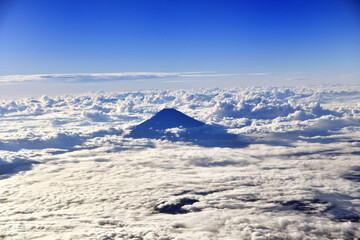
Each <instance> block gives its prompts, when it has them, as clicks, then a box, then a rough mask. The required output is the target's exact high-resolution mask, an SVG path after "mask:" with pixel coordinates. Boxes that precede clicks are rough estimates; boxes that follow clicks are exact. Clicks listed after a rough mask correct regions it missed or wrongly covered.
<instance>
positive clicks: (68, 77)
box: [0, 72, 237, 84]
mask: <svg viewBox="0 0 360 240" xmlns="http://www.w3.org/2000/svg"><path fill="white" fill-rule="evenodd" d="M236 75H237V74H218V73H216V72H177V73H176V72H174V73H167V72H125V73H71V74H32V75H5V76H0V83H3V84H16V83H22V82H38V81H60V82H77V83H89V82H101V81H121V80H139V79H153V78H175V77H180V78H182V77H185V78H188V77H195V78H198V77H227V76H236Z"/></svg>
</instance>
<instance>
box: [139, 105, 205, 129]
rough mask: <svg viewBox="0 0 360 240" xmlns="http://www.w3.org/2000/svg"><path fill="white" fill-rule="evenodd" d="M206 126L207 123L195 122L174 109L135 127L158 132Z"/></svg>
mask: <svg viewBox="0 0 360 240" xmlns="http://www.w3.org/2000/svg"><path fill="white" fill-rule="evenodd" d="M204 125H205V123H203V122H200V121H198V120H195V119H193V118H191V117H189V116H187V115H185V114H183V113H182V112H179V111H178V110H175V109H173V108H164V109H163V110H161V111H160V112H158V113H157V114H155V115H154V116H153V117H152V118H150V119H149V120H146V121H145V122H143V123H141V124H140V125H138V126H137V127H135V129H136V130H140V129H149V128H152V129H156V130H165V129H168V128H176V127H183V128H192V127H202V126H204ZM135 129H134V130H135Z"/></svg>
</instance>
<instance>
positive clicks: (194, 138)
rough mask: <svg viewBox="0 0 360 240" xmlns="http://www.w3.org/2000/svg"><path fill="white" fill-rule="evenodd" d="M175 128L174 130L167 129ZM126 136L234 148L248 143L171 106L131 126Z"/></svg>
mask: <svg viewBox="0 0 360 240" xmlns="http://www.w3.org/2000/svg"><path fill="white" fill-rule="evenodd" d="M175 128H177V130H176V131H171V130H169V129H175ZM126 137H132V138H152V139H167V140H170V141H174V142H175V141H185V142H192V143H194V144H196V145H200V146H204V147H234V148H235V147H244V146H247V145H248V141H245V139H244V138H243V137H241V136H239V135H236V134H230V133H228V132H227V130H226V129H225V128H224V127H223V126H219V125H216V126H214V125H208V124H205V123H203V122H200V121H198V120H195V119H193V118H191V117H189V116H187V115H185V114H183V113H181V112H179V111H177V110H175V109H172V108H165V109H163V110H161V111H160V112H158V113H157V114H155V115H154V116H153V117H152V118H150V119H148V120H146V121H145V122H143V123H141V124H139V125H137V126H135V127H133V129H132V130H131V132H130V133H129V134H128V135H126Z"/></svg>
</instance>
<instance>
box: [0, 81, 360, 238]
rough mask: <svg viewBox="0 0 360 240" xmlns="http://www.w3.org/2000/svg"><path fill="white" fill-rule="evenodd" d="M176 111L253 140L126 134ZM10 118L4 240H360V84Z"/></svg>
mask: <svg viewBox="0 0 360 240" xmlns="http://www.w3.org/2000/svg"><path fill="white" fill-rule="evenodd" d="M165 107H167V108H176V109H178V110H179V111H181V112H183V113H185V114H187V115H189V116H191V117H193V118H195V119H197V120H200V121H202V122H205V123H206V124H208V125H212V126H217V125H222V126H224V128H221V129H222V130H224V131H227V132H228V133H229V134H232V136H233V135H236V134H237V135H238V137H239V138H240V137H248V139H251V140H252V141H251V142H250V143H249V145H246V146H242V147H238V146H227V147H223V146H220V145H218V146H214V147H204V146H201V145H199V144H192V142H182V141H169V140H168V139H161V138H160V139H147V138H137V139H134V138H131V137H126V135H128V134H129V132H130V130H131V128H132V127H133V126H136V125H138V124H139V123H141V122H143V121H144V120H146V119H149V118H150V117H151V116H153V115H154V114H155V113H157V112H158V111H160V110H161V109H163V108H165ZM0 118H1V123H2V124H1V125H0V139H1V140H0V169H1V171H0V178H1V179H0V195H1V197H0V203H1V204H0V212H1V213H2V214H0V233H1V235H0V236H1V237H2V238H4V239H33V238H40V239H41V238H43V239H45V238H46V239H56V238H61V239H136V238H138V239H194V238H196V239H357V238H359V237H360V231H359V221H360V207H359V199H360V195H359V192H360V185H359V182H360V177H359V176H360V167H359V155H360V139H359V135H360V134H359V133H360V88H359V87H352V88H347V87H342V86H337V87H329V88H316V87H313V88H294V89H289V88H248V89H200V90H174V91H161V90H151V91H150V90H149V91H137V92H117V93H106V92H105V93H104V92H102V93H91V94H83V95H77V96H58V97H47V96H43V97H41V98H38V99H37V98H36V99H35V98H23V99H16V100H3V101H0ZM214 129H215V130H216V127H214V128H207V129H204V130H208V131H214ZM170 130H171V131H172V132H173V133H174V134H176V133H178V132H177V131H176V129H169V131H170ZM178 130H179V129H178ZM180 130H181V129H180ZM210 133H211V132H210ZM179 140H181V139H179Z"/></svg>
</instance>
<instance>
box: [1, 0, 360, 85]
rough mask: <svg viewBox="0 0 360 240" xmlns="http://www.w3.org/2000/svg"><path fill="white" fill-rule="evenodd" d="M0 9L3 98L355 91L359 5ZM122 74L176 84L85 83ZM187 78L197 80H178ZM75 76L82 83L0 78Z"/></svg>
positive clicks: (65, 3) (181, 3)
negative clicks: (35, 92) (350, 87)
mask: <svg viewBox="0 0 360 240" xmlns="http://www.w3.org/2000/svg"><path fill="white" fill-rule="evenodd" d="M0 8H1V10H0V76H2V77H0V80H2V82H0V84H3V85H6V87H5V86H3V87H2V88H3V89H5V88H9V89H12V90H11V91H20V89H21V88H24V89H27V90H29V89H30V90H29V91H32V90H31V86H34V89H37V88H38V86H39V84H41V86H42V87H44V88H45V87H48V88H51V87H52V86H57V89H59V87H60V88H61V86H63V88H64V91H66V89H67V88H72V89H74V88H76V89H78V90H79V91H81V89H83V90H88V89H90V90H96V89H98V90H101V88H102V87H103V88H104V90H107V88H109V89H114V88H115V89H119V90H121V89H126V88H134V89H136V88H142V87H144V88H148V87H157V88H161V87H164V88H166V87H167V86H169V84H167V83H169V82H173V83H174V84H172V86H173V87H202V86H225V87H227V86H243V85H244V86H247V85H259V86H261V85H269V86H270V85H279V84H283V85H296V84H310V83H311V84H315V83H318V84H323V83H330V84H333V83H342V82H344V83H359V82H360V78H359V77H360V70H359V69H360V3H359V1H357V0H302V1H294V0H282V1H281V0H278V1H270V0H268V1H265V0H264V1H260V0H237V1H235V0H234V1H231V0H221V1H220V0H218V1H211V0H206V1H205V0H204V1H200V0H189V1H187V0H171V1H169V0H164V1H159V0H153V1H152V0H147V1H139V0H131V1H130V0H127V1H111V0H71V1H70V0H2V1H1V0H0ZM129 72H135V73H139V72H147V73H159V72H160V73H179V74H178V75H176V76H171V77H169V76H168V75H164V76H159V75H156V74H148V75H146V76H143V75H144V74H143V75H141V76H142V77H140V78H138V77H136V76H137V75H136V76H135V77H134V76H133V77H131V78H125V79H124V78H107V79H105V81H104V82H103V81H102V80H101V79H100V78H97V79H96V80H95V81H94V78H93V76H91V75H86V73H129ZM188 72H196V74H193V75H194V76H192V77H191V76H190V77H189V76H186V77H183V76H180V75H182V74H183V73H188ZM75 73H82V74H85V75H82V77H81V79H82V80H81V81H78V80H76V79H73V78H72V76H69V75H65V76H61V75H59V76H58V77H56V78H55V79H56V81H54V77H53V76H50V77H49V76H42V77H41V81H38V80H34V79H36V78H34V77H28V78H26V77H24V76H21V78H20V79H25V81H16V84H15V83H14V82H13V79H14V76H11V77H10V78H9V77H5V76H8V75H34V74H75ZM209 75H211V76H209ZM9 79H10V80H9ZM69 79H70V81H69ZM86 79H89V81H86ZM159 79H161V81H160V80H159ZM119 80H122V81H119ZM137 80H139V81H137ZM144 80H146V81H144ZM34 82H36V83H37V85H36V87H35V85H34V84H30V83H34ZM50 82H51V84H50ZM9 85H11V86H9ZM15 85H16V86H15ZM29 86H30V88H29ZM64 86H65V87H64ZM66 86H67V87H66ZM20 92H21V91H20Z"/></svg>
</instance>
